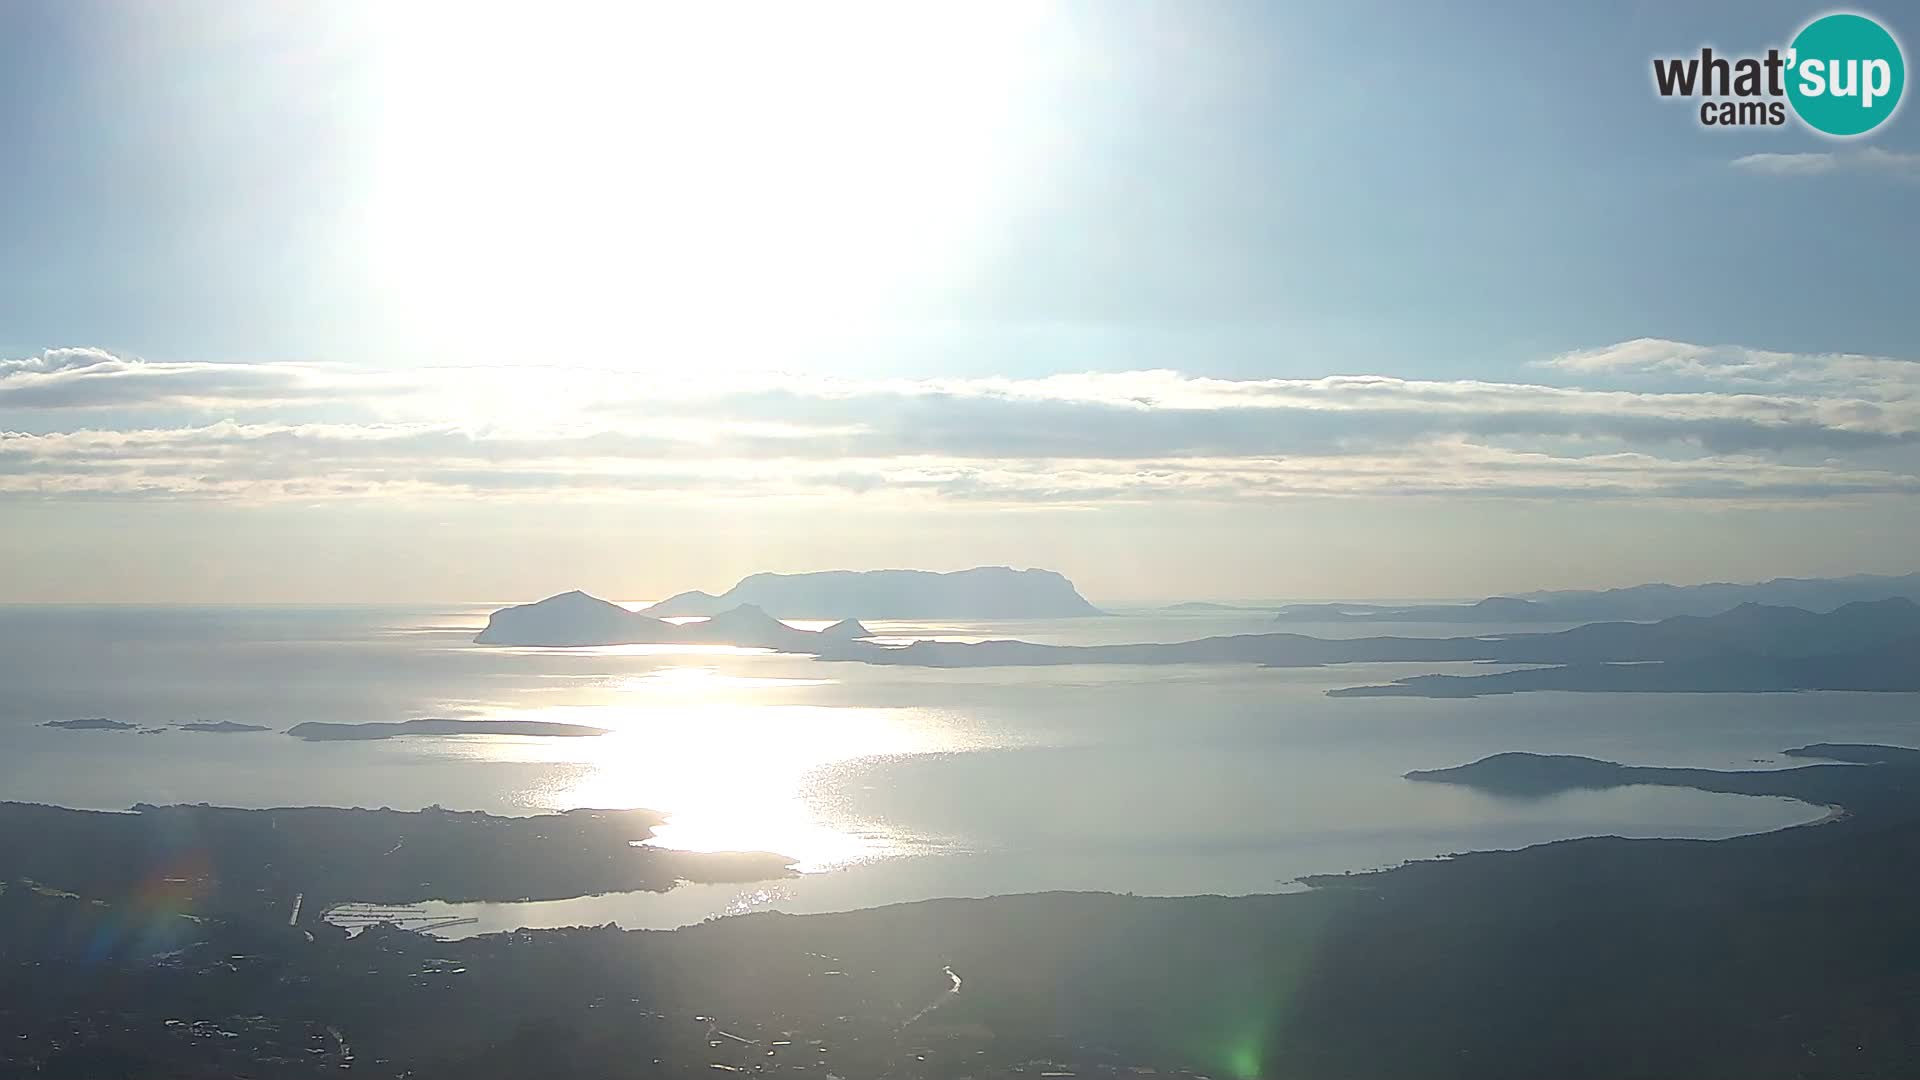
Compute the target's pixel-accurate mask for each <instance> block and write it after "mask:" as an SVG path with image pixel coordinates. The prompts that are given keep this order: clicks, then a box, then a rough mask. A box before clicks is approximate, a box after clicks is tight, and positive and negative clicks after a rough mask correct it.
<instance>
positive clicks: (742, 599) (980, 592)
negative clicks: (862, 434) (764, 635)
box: [646, 566, 1100, 619]
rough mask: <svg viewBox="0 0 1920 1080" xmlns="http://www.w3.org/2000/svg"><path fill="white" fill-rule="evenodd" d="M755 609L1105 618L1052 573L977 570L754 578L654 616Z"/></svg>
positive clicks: (854, 615) (665, 605) (662, 606)
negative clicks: (748, 607) (747, 605)
mask: <svg viewBox="0 0 1920 1080" xmlns="http://www.w3.org/2000/svg"><path fill="white" fill-rule="evenodd" d="M742 604H752V605H754V606H756V607H760V608H764V609H765V610H767V611H768V612H771V613H772V614H774V615H776V616H778V617H780V618H783V619H1058V618H1069V617H1072V616H1076V615H1098V614H1100V609H1098V608H1096V607H1094V606H1093V605H1092V604H1090V603H1088V602H1087V600H1086V598H1085V597H1083V596H1081V595H1080V593H1079V591H1078V590H1077V589H1075V588H1074V587H1073V582H1071V581H1069V580H1067V578H1066V577H1065V576H1064V575H1062V574H1060V573H1058V572H1056V571H1053V570H1038V569H1034V570H1015V569H1013V568H1012V567H1008V566H976V567H974V568H973V569H971V570H954V571H950V572H946V573H938V572H935V571H931V570H821V571H817V572H814V573H807V574H753V575H751V576H749V577H745V578H742V579H740V581H739V583H738V584H736V585H734V587H733V588H731V589H728V590H727V591H726V592H724V593H721V594H720V595H718V596H715V595H713V594H712V593H706V592H701V591H700V590H698V589H695V590H692V591H689V592H683V593H680V594H678V595H676V596H671V597H668V598H667V599H665V600H662V601H661V602H659V603H658V604H655V605H653V606H652V607H650V608H648V609H647V612H646V613H647V614H648V615H649V616H651V617H653V618H656V619H665V618H679V617H684V616H695V615H716V614H718V613H720V612H722V611H727V610H730V609H732V608H736V607H739V606H740V605H742Z"/></svg>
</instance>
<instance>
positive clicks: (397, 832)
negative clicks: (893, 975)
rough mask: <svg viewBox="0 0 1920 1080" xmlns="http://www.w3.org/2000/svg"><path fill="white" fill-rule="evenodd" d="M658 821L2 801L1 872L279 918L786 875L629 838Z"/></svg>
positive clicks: (596, 813) (750, 855)
mask: <svg viewBox="0 0 1920 1080" xmlns="http://www.w3.org/2000/svg"><path fill="white" fill-rule="evenodd" d="M664 820H665V819H664V817H663V816H662V815H660V814H658V813H655V812H654V811H651V810H573V811H569V812H567V813H564V814H545V815H540V816H536V817H524V818H508V817H495V816H492V815H490V814H482V813H457V812H454V811H449V810H439V809H429V810H423V811H418V812H401V811H395V810H337V809H331V808H325V807H306V808H296V809H276V810H234V809H228V808H224V807H211V806H146V805H142V806H139V807H136V808H135V809H134V811H133V812H130V813H103V812H99V811H88V810H67V809H62V808H60V807H53V806H39V805H34V804H30V803H0V877H4V878H25V879H30V880H33V881H39V882H45V883H49V884H54V885H57V886H58V887H60V888H61V889H64V890H68V891H72V892H78V893H80V894H82V895H85V896H88V897H93V898H101V899H105V898H113V897H125V896H130V895H140V894H142V891H143V890H145V891H146V892H150V893H152V894H154V895H157V896H165V897H168V898H170V900H169V902H172V903H177V904H185V905H189V906H190V907H191V908H192V909H194V910H198V911H203V912H207V913H210V914H214V913H217V914H224V915H233V916H236V917H247V918H256V917H257V918H266V919H272V918H275V917H277V918H278V919H280V920H281V921H283V922H284V921H285V920H286V919H287V917H288V915H289V914H290V912H291V910H292V904H293V901H294V897H295V896H298V895H301V894H304V895H305V897H306V899H305V903H304V904H303V910H305V911H308V912H311V913H313V914H315V915H317V914H318V913H319V912H320V911H322V910H323V909H324V907H325V906H326V905H327V904H330V903H334V902H340V901H348V900H355V901H368V902H379V903H391V904H404V903H413V902H417V901H421V900H514V899H520V898H528V899H564V898H567V897H573V896H584V895H589V894H592V893H602V892H621V891H633V890H664V889H669V888H672V887H673V885H674V884H675V883H676V882H677V881H679V880H682V879H685V880H691V881H758V880H762V879H766V878H774V877H782V876H784V875H785V874H786V873H788V869H787V867H788V865H789V860H788V859H786V858H785V857H784V856H780V855H772V854H767V853H764V852H746V853H722V854H702V853H695V852H683V851H668V850H663V849H659V848H653V847H635V846H634V844H635V842H638V841H644V840H646V839H647V838H648V837H650V836H652V835H653V830H654V829H655V828H657V827H658V826H659V825H660V824H661V823H662V822H663V821H664Z"/></svg>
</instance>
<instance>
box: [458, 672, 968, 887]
mask: <svg viewBox="0 0 1920 1080" xmlns="http://www.w3.org/2000/svg"><path fill="white" fill-rule="evenodd" d="M831 681H832V680H827V679H819V680H814V679H767V678H749V677H744V676H734V675H727V674H723V673H721V672H718V671H715V670H712V669H707V668H669V669H663V670H661V671H656V672H652V673H648V674H645V675H639V676H633V677H629V678H625V679H621V680H619V681H617V682H614V683H612V684H610V685H608V686H607V689H610V690H613V691H616V692H617V694H618V698H619V699H620V700H618V701H614V702H610V703H605V704H577V705H564V706H554V707H539V708H513V709H498V710H492V711H489V712H487V713H486V714H485V715H486V717H487V718H488V719H500V720H506V719H512V720H536V721H545V722H552V723H566V724H587V725H591V726H594V727H600V728H605V729H607V730H608V733H607V734H606V735H603V736H598V737H592V738H567V739H560V738H554V739H546V738H512V737H503V738H497V739H488V740H486V741H485V743H484V744H483V745H481V746H476V747H474V749H475V750H477V751H478V755H479V756H484V757H486V758H489V759H492V760H496V761H514V762H522V763H546V764H553V765H557V766H571V768H561V769H556V770H554V775H553V777H552V779H551V780H549V781H547V782H545V783H542V784H540V785H537V786H536V787H534V788H532V789H530V790H528V791H525V792H523V793H522V794H521V799H522V801H523V802H524V803H525V804H526V805H527V806H528V808H529V809H535V808H539V809H554V810H564V809H572V808H575V807H598V808H603V809H625V808H630V807H648V808H651V809H656V810H661V811H664V812H666V813H667V814H669V815H670V820H669V821H668V823H667V824H666V825H665V826H663V827H662V828H661V829H660V830H658V833H657V834H656V836H655V837H654V838H653V840H652V841H651V843H654V844H657V845H659V846H662V847H670V848H677V849H681V850H687V851H773V852H778V853H780V854H782V855H786V856H788V857H790V858H792V859H794V860H795V861H796V866H797V868H798V869H799V870H801V871H802V872H814V871H820V870H826V869H831V868H833V867H839V866H847V865H851V864H854V863H860V862H866V861H869V860H873V859H881V858H888V857H891V856H896V855H901V854H905V853H906V852H907V851H909V850H911V849H913V848H916V847H920V846H923V845H924V844H925V843H926V842H927V838H924V837H920V836H916V835H913V834H911V833H907V832H903V831H901V830H899V829H896V828H893V827H891V826H889V825H888V824H887V823H886V822H876V821H862V820H857V819H853V818H849V817H847V816H844V815H843V814H839V813H836V811H835V808H834V806H833V805H832V803H831V802H830V801H829V800H825V799H820V798H816V797H815V796H816V795H818V794H822V792H821V791H820V790H819V787H820V786H821V785H820V781H821V779H822V778H823V776H825V775H826V774H829V773H830V772H831V771H832V768H831V767H832V766H834V765H836V764H841V763H848V762H854V761H858V760H861V759H872V758H886V757H897V756H901V755H913V754H925V753H938V752H944V751H952V750H960V749H966V748H967V744H968V741H969V740H968V739H966V738H965V737H963V736H961V735H960V734H959V733H958V732H957V731H956V730H955V729H954V728H953V727H951V726H950V725H948V724H947V723H945V722H943V719H942V716H941V714H940V713H939V712H938V711H930V710H922V709H888V708H863V707H852V706H823V705H804V704H791V703H762V702H759V701H755V700H753V698H755V697H756V696H764V694H762V693H760V692H761V691H764V690H767V689H780V688H786V687H794V686H802V687H804V686H813V685H821V684H824V683H829V682H831Z"/></svg>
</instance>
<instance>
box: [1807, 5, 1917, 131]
mask: <svg viewBox="0 0 1920 1080" xmlns="http://www.w3.org/2000/svg"><path fill="white" fill-rule="evenodd" d="M1787 64H1788V69H1787V100H1788V101H1790V102H1792V103H1793V111H1794V112H1795V113H1797V114H1799V116H1800V119H1801V120H1803V121H1805V122H1806V124H1807V126H1808V127H1811V128H1813V129H1814V130H1815V131H1820V132H1824V133H1826V134H1828V135H1840V136H1848V135H1864V134H1866V133H1867V132H1869V131H1872V130H1873V129H1874V128H1877V127H1879V126H1880V125H1881V124H1882V123H1883V122H1885V121H1886V119H1887V117H1889V116H1892V115H1893V110H1894V109H1896V108H1898V107H1899V105H1900V91H1901V90H1902V89H1904V88H1905V87H1906V84H1907V64H1906V60H1905V59H1904V58H1903V57H1902V56H1901V55H1900V43H1899V42H1897V41H1895V40H1893V35H1892V34H1889V33H1887V31H1886V28H1885V27H1883V26H1881V25H1880V24H1879V23H1877V22H1874V21H1873V20H1872V19H1869V18H1867V17H1866V16H1865V15H1854V14H1852V13H1841V14H1836V15H1824V16H1822V17H1820V18H1818V19H1815V20H1813V21H1812V22H1810V23H1808V24H1807V25H1806V27H1805V28H1803V29H1802V30H1801V31H1800V33H1799V34H1797V35H1795V37H1794V39H1793V44H1792V46H1791V47H1790V48H1789V50H1788V53H1787Z"/></svg>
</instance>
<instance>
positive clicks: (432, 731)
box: [256, 717, 608, 742]
mask: <svg viewBox="0 0 1920 1080" xmlns="http://www.w3.org/2000/svg"><path fill="white" fill-rule="evenodd" d="M256 730H259V729H256ZM607 730H608V729H606V728H601V727H589V726H588V725H586V724H558V723H552V722H549V721H545V720H450V719H446V718H442V717H424V718H421V719H418V720H396V721H370V722H367V723H361V724H337V723H328V722H324V721H314V720H310V721H308V722H306V723H304V724H295V725H293V726H292V727H290V728H288V729H287V734H289V735H291V736H293V737H294V738H296V739H305V740H307V741H308V742H365V741H368V740H374V739H397V738H401V737H403V736H408V735H531V736H540V737H544V738H555V739H579V738H590V737H592V736H595V735H605V734H606V733H607Z"/></svg>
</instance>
